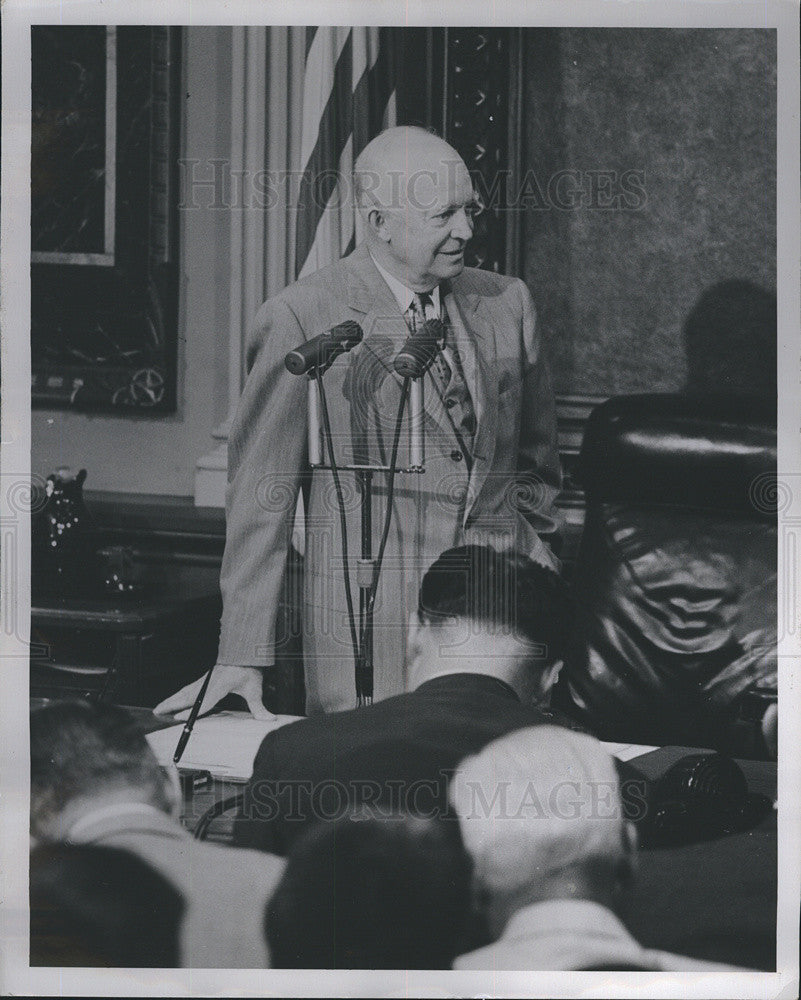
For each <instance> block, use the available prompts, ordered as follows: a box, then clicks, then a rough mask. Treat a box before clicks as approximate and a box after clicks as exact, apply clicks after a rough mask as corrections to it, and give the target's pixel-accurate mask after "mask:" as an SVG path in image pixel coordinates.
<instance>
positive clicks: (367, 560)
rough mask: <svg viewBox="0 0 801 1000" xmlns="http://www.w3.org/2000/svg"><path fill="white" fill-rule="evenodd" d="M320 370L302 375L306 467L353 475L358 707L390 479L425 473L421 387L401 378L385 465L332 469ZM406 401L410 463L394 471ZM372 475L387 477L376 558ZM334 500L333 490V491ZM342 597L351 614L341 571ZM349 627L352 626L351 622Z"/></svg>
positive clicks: (368, 683)
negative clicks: (357, 539) (357, 538)
mask: <svg viewBox="0 0 801 1000" xmlns="http://www.w3.org/2000/svg"><path fill="white" fill-rule="evenodd" d="M324 371H325V369H323V368H322V367H321V368H320V369H312V370H311V371H309V373H308V377H309V407H308V419H309V427H308V432H309V464H310V465H311V466H312V468H319V469H329V470H330V471H331V473H332V475H334V476H335V481H336V477H337V475H338V473H339V472H346V471H350V472H353V473H354V474H355V477H356V483H357V486H358V492H359V504H360V514H361V517H360V523H361V546H360V557H359V559H358V562H357V566H356V583H357V585H358V587H359V630H358V633H359V639H358V643H354V658H355V682H356V698H357V703H358V704H359V705H364V704H370V703H371V702H372V698H373V673H374V670H373V667H374V664H373V632H374V627H373V608H374V605H375V598H376V591H377V588H378V581H379V577H380V573H381V563H382V561H383V556H384V549H385V546H386V542H387V537H388V534H389V526H390V521H391V517H392V498H393V489H394V478H395V474H396V473H397V472H402V473H415V474H419V473H422V472H424V471H425V466H424V448H423V443H424V442H423V401H422V386H421V385H420V380H419V379H415V380H411V379H410V378H408V377H407V378H404V379H403V383H402V388H401V399H400V405H399V407H398V416H397V420H396V423H395V432H394V435H393V444H392V456H391V459H390V463H389V465H369V464H353V465H337V463H336V461H335V456H334V453H333V444H332V441H331V437H330V421H329V418H328V407H327V403H326V398H325V390H324V388H323V385H322V381H323V375H324ZM407 401H408V403H409V410H410V413H409V435H410V437H409V457H410V462H409V465H408V466H407V467H404V468H400V469H399V468H398V465H397V457H398V446H399V443H400V433H401V427H402V421H403V415H404V411H405V409H406V405H407ZM321 411H322V416H323V425H324V427H325V433H326V438H327V441H326V443H327V449H328V455H329V464H327V465H326V464H325V463H324V461H323V455H322V449H321V447H320V413H321ZM376 472H386V473H388V475H389V481H388V488H387V509H386V513H385V518H384V528H383V532H382V537H381V543H380V546H379V552H378V557H377V558H375V559H374V558H373V524H372V502H373V476H374V474H375V473H376ZM338 498H339V491H338ZM344 531H345V525H344V518H343V543H345V535H344ZM345 593H346V597H347V598H348V612H349V615H350V616H352V610H351V609H352V601H351V598H350V578H349V574H348V573H347V567H346V586H345ZM351 627H352V629H353V627H354V626H353V622H352V621H351Z"/></svg>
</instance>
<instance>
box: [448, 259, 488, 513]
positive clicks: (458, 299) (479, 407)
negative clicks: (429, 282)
mask: <svg viewBox="0 0 801 1000" xmlns="http://www.w3.org/2000/svg"><path fill="white" fill-rule="evenodd" d="M468 281H469V277H468V276H467V275H462V276H460V277H459V278H457V279H455V280H454V282H453V287H452V289H451V291H450V293H449V294H447V295H446V296H445V304H446V308H447V310H448V316H449V317H451V318H452V320H454V322H453V324H452V325H453V331H454V336H455V338H456V345H457V347H458V348H459V356H460V357H461V360H462V368H463V370H464V376H465V379H466V381H467V386H468V388H469V390H470V394H471V396H472V397H473V407H474V408H475V413H476V433H475V436H474V439H473V469H472V471H471V474H470V483H469V486H468V491H467V503H466V506H465V519H466V518H467V517H468V516H469V514H470V511H471V509H472V507H473V504H474V503H475V501H476V498H477V497H478V494H479V493H480V491H481V487H482V486H483V485H484V482H485V480H486V478H487V473H488V472H489V470H490V469H491V468H492V462H493V458H494V456H495V441H496V437H497V430H498V419H497V418H498V373H497V364H496V356H495V355H496V348H495V335H494V331H493V329H492V321H491V318H490V315H489V311H488V309H487V307H486V303H485V301H484V299H482V297H481V296H480V295H479V294H478V293H477V292H474V291H472V290H471V289H470V287H469V285H468ZM454 309H455V310H456V313H454V312H453V310H454ZM457 318H458V321H457Z"/></svg>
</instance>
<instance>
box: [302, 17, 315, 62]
mask: <svg viewBox="0 0 801 1000" xmlns="http://www.w3.org/2000/svg"><path fill="white" fill-rule="evenodd" d="M317 30H318V29H317V26H316V25H314V24H310V25H308V26H307V28H306V52H305V57H306V59H307V60H308V58H309V49H310V48H311V47H312V42H313V41H314V36H315V34H316V33H317Z"/></svg>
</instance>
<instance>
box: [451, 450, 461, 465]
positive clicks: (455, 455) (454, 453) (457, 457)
mask: <svg viewBox="0 0 801 1000" xmlns="http://www.w3.org/2000/svg"><path fill="white" fill-rule="evenodd" d="M451 458H452V459H453V460H454V462H461V460H462V453H461V452H460V451H459V449H458V448H454V449H453V451H452V452H451Z"/></svg>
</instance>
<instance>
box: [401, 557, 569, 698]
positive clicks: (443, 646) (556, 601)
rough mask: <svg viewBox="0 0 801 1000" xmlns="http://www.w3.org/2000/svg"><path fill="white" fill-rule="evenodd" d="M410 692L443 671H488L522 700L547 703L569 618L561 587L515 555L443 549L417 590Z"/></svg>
mask: <svg viewBox="0 0 801 1000" xmlns="http://www.w3.org/2000/svg"><path fill="white" fill-rule="evenodd" d="M416 617H417V626H416V627H415V624H414V622H412V624H411V626H410V639H409V687H410V688H411V689H413V688H415V687H416V686H417V685H418V684H419V683H421V682H423V681H424V680H427V679H428V677H429V676H434V675H437V674H440V673H442V672H446V673H449V672H465V671H466V672H475V673H482V674H492V675H496V676H498V677H499V679H501V680H503V681H505V682H506V683H507V684H509V685H510V686H511V687H512V688H514V689H515V691H516V692H517V693H518V695H519V696H520V698H521V700H522V701H523V702H524V703H527V702H531V701H533V702H535V703H537V704H547V703H548V701H549V698H550V691H551V688H552V687H553V684H554V682H555V680H556V676H557V674H558V672H559V669H560V667H561V665H562V659H563V656H564V650H565V646H566V639H567V636H568V634H569V629H570V627H571V622H572V621H573V614H572V602H571V598H570V595H569V591H568V588H567V585H566V583H565V582H564V580H562V578H561V577H560V576H559V575H558V574H557V573H555V572H554V571H553V570H552V569H549V568H547V567H545V566H541V565H540V564H539V563H536V562H534V561H533V560H532V559H530V558H529V557H528V556H526V555H524V554H523V553H521V552H517V551H514V550H500V551H499V550H495V549H493V548H491V547H489V546H486V545H462V546H458V547H457V548H452V549H448V550H447V551H445V552H443V553H442V554H441V555H440V556H439V557H438V558H437V559H436V560H435V561H434V562H433V563H432V565H431V566H430V567H429V569H428V570H427V571H426V573H425V576H424V577H423V580H422V583H421V585H420V593H419V598H418V607H417V615H416Z"/></svg>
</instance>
